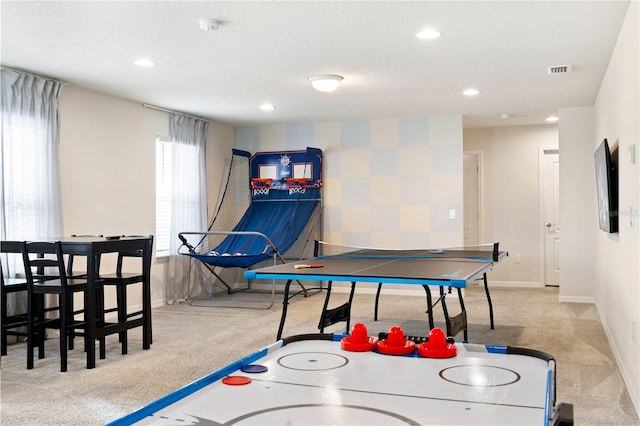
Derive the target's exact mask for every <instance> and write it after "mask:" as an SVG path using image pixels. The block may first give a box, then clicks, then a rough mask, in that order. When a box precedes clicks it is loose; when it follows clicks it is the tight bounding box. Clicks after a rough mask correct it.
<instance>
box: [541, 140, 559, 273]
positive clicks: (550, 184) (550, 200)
mask: <svg viewBox="0 0 640 426" xmlns="http://www.w3.org/2000/svg"><path fill="white" fill-rule="evenodd" d="M559 178H560V158H559V154H558V150H557V149H545V150H544V151H543V155H542V196H543V198H542V203H543V208H542V211H543V220H544V224H543V226H544V228H543V231H542V232H543V233H544V284H545V285H551V286H557V285H560V208H559V204H560V203H559V201H560V196H559V189H560V185H559Z"/></svg>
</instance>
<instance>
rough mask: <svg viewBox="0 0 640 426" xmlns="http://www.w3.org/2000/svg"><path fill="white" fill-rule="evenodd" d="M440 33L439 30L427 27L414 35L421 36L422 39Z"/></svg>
mask: <svg viewBox="0 0 640 426" xmlns="http://www.w3.org/2000/svg"><path fill="white" fill-rule="evenodd" d="M440 35H441V34H440V31H438V30H434V29H433V28H428V29H425V30H422V31H420V32H419V33H418V34H416V37H418V38H421V39H423V40H433V39H435V38H438V37H440Z"/></svg>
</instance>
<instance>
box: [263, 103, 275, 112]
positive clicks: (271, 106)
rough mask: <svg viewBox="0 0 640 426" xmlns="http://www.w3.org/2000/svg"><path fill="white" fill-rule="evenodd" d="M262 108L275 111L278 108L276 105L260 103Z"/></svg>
mask: <svg viewBox="0 0 640 426" xmlns="http://www.w3.org/2000/svg"><path fill="white" fill-rule="evenodd" d="M260 109H261V110H263V111H273V110H274V109H276V106H275V105H272V104H262V105H260Z"/></svg>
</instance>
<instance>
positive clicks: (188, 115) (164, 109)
mask: <svg viewBox="0 0 640 426" xmlns="http://www.w3.org/2000/svg"><path fill="white" fill-rule="evenodd" d="M142 106H143V107H145V108H150V109H155V110H158V111H163V112H168V113H170V114H179V115H184V116H185V117H192V118H197V119H198V120H202V121H206V122H209V119H208V118H203V117H198V116H197V115H192V114H185V113H184V112H180V111H173V110H170V109H166V108H162V107H158V106H155V105H149V104H142Z"/></svg>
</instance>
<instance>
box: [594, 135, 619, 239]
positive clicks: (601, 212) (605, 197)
mask: <svg viewBox="0 0 640 426" xmlns="http://www.w3.org/2000/svg"><path fill="white" fill-rule="evenodd" d="M593 157H594V160H595V163H596V187H597V191H598V221H599V223H600V229H602V230H603V231H605V232H608V233H615V232H618V150H617V149H616V150H615V151H614V152H611V151H609V143H608V142H607V140H606V139H605V140H603V141H602V143H601V144H600V146H598V149H596V152H595V153H594V154H593Z"/></svg>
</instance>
